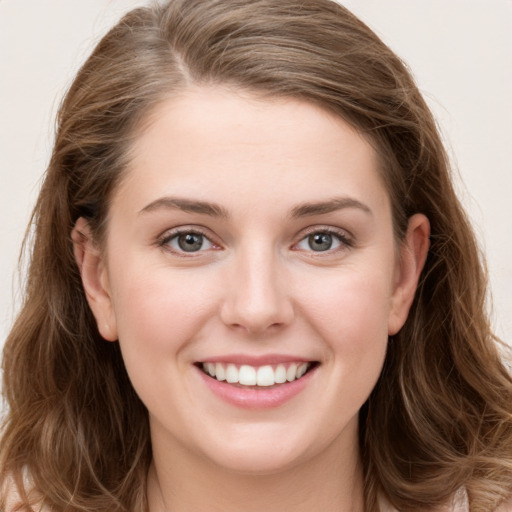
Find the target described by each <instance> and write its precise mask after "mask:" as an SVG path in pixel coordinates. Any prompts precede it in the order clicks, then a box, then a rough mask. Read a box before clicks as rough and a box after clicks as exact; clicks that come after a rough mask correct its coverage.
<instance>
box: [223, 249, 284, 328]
mask: <svg viewBox="0 0 512 512" xmlns="http://www.w3.org/2000/svg"><path fill="white" fill-rule="evenodd" d="M278 260H279V257H278V256H277V255H276V254H274V253H273V251H272V250H270V249H267V250H266V249H262V248H259V249H258V248H253V249H252V250H247V251H244V252H241V253H240V254H239V255H237V256H236V257H235V261H234V262H233V265H232V266H230V268H229V271H228V276H227V280H226V283H225V286H226V288H225V293H224V302H223V304H222V309H221V319H222V321H223V322H224V324H226V325H228V326H230V327H236V328H239V329H243V330H245V331H246V332H247V333H250V334H263V333H265V332H267V331H269V330H275V329H276V328H282V327H284V326H286V325H288V324H289V323H290V322H291V321H292V319H293V316H294V310H293V304H292V301H291V298H290V297H289V293H288V292H289V289H288V287H287V285H286V278H285V276H284V275H283V272H282V269H281V268H280V264H279V261H278Z"/></svg>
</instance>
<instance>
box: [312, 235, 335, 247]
mask: <svg viewBox="0 0 512 512" xmlns="http://www.w3.org/2000/svg"><path fill="white" fill-rule="evenodd" d="M332 245H333V237H332V235H330V234H329V233H313V234H312V235H309V236H308V246H309V248H310V249H311V250H312V251H328V250H329V249H331V248H332Z"/></svg>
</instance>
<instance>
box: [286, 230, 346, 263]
mask: <svg viewBox="0 0 512 512" xmlns="http://www.w3.org/2000/svg"><path fill="white" fill-rule="evenodd" d="M316 234H322V235H324V234H325V235H330V236H332V237H334V238H336V239H337V240H338V241H339V243H340V245H341V247H339V248H334V249H327V250H325V251H313V250H312V249H310V250H309V251H307V252H311V253H312V254H314V255H315V256H322V255H323V254H325V255H327V254H331V255H332V254H333V253H336V252H338V251H343V250H346V249H350V248H352V247H354V240H353V238H352V237H351V236H350V235H349V234H348V233H347V232H346V231H344V230H342V229H336V228H333V227H328V226H314V227H312V228H309V229H308V230H306V232H305V233H304V234H302V237H301V239H300V240H299V242H297V243H296V244H294V247H297V246H298V245H299V244H300V243H302V242H304V241H306V240H307V239H308V238H309V237H310V236H312V235H316ZM296 250H300V249H296Z"/></svg>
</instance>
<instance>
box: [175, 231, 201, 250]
mask: <svg viewBox="0 0 512 512" xmlns="http://www.w3.org/2000/svg"><path fill="white" fill-rule="evenodd" d="M178 245H179V246H180V249H182V250H183V251H185V252H194V251H198V250H199V249H201V247H202V246H203V235H197V234H195V233H187V234H186V235H180V237H179V238H178Z"/></svg>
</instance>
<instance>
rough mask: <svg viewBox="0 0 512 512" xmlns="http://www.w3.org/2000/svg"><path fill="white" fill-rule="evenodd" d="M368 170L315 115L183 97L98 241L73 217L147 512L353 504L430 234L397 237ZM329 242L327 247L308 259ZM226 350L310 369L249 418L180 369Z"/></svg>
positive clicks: (270, 105)
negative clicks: (137, 414) (114, 346)
mask: <svg viewBox="0 0 512 512" xmlns="http://www.w3.org/2000/svg"><path fill="white" fill-rule="evenodd" d="M379 172H380V171H379V167H378V158H377V155H376V154H375V151H374V150H373V149H372V147H371V146H370V144H369V143H368V142H367V141H366V140H365V138H364V137H362V136H361V135H360V134H358V133H357V132H356V131H355V130H354V129H352V128H351V127H350V126H349V125H348V124H347V123H345V122H344V121H343V120H342V119H340V118H338V117H334V116H332V115H331V114H329V113H326V112H325V111H323V110H321V109H319V108H318V107H316V106H313V105H311V104H308V103H306V102H302V101H298V100H292V99H288V100H284V99H276V100H268V99H266V100H260V99H257V98H256V97H255V96H251V95H249V94H246V93H242V92H236V91H232V90H231V91H230V90H227V89H223V88H209V89H205V88H202V89H200V88H197V89H191V90H189V91H187V92H186V93H184V94H183V95H181V96H179V97H176V98H173V99H170V100H167V101H166V102H164V103H162V104H161V105H159V106H158V107H157V108H156V109H155V110H154V111H153V112H152V115H151V117H150V118H149V119H148V122H147V123H145V125H144V129H143V130H142V131H141V133H140V135H139V137H138V139H137V142H136V144H135V147H134V148H133V159H132V162H131V165H130V168H129V169H128V170H127V172H126V176H125V177H124V179H123V180H122V182H121V184H120V186H119V187H118V189H117V190H116V191H115V194H114V197H113V201H112V205H111V210H110V214H109V220H108V234H107V239H106V245H105V247H102V248H98V247H97V246H96V244H95V243H94V240H93V239H92V237H91V236H90V232H89V230H88V226H87V223H86V222H85V221H84V219H80V220H79V221H78V222H77V225H76V227H75V230H74V233H73V239H74V241H75V254H76V258H77V261H78V264H79V266H80V268H81V273H82V279H83V283H84V288H85V291H86V294H87V298H88V301H89V304H90V306H91V308H92V310H93V312H94V315H95V317H96V319H97V323H98V327H99V330H100V332H101V334H102V336H103V337H104V338H105V339H106V340H110V341H117V340H119V343H120V345H121V349H122V353H123V357H124V360H125V364H126V367H127V370H128V373H129V375H130V378H131V380H132V383H133V385H134V387H135V389H136V391H137V393H138V394H139V396H140V397H141V399H142V400H143V402H144V403H145V404H146V406H147V408H148V411H149V416H150V425H151V436H152V443H153V451H154V461H153V465H152V467H151V470H150V473H149V475H148V493H149V504H150V509H151V511H152V512H159V511H165V510H173V511H176V512H181V511H185V510H207V509H208V510H214V511H223V512H227V511H231V510H233V511H234V510H237V511H238V510H241V509H242V507H243V509H244V510H249V511H253V510H254V511H258V512H259V511H261V510H269V511H273V510H276V511H277V510H295V511H302V510H304V511H305V510H308V511H310V510H324V511H326V512H329V511H339V510H354V511H357V510H362V509H363V490H362V472H361V463H360V453H359V447H358V438H357V431H358V411H359V409H360V407H361V406H362V404H363V403H364V402H365V400H366V399H367V397H368V395H369V394H370V392H371V390H372V388H373V387H374V385H375V383H376V381H377V379H378V377H379V374H380V371H381V368H382V365H383V361H384V357H385V352H386V346H387V340H388V335H392V334H394V333H396V332H397V331H398V330H399V329H400V328H401V326H402V325H403V323H404V321H405V319H406V317H407V313H408V311H409V307H410V305H411V302H412V300H413V297H414V292H415V289H416V286H417V280H418V276H419V273H420V272H421V269H422V267H423V264H424V261H425V258H426V253H427V250H428V235H429V224H428V220H427V219H426V218H425V217H424V216H423V215H415V216H413V217H411V219H410V222H409V229H408V231H407V235H406V237H405V239H404V240H403V241H396V240H394V238H393V225H392V218H391V208H390V202H389V197H388V194H387V192H386V189H385V187H384V185H383V182H382V180H381V177H380V175H379ZM162 198H166V199H165V200H162ZM169 198H172V201H169ZM176 198H179V201H176ZM183 199H186V200H187V201H188V203H186V204H185V203H184V202H183ZM347 200H348V201H347ZM333 201H334V202H333ZM190 202H192V203H194V204H196V203H197V202H208V203H213V204H214V205H215V208H214V209H213V210H212V211H206V210H205V208H204V207H202V210H201V211H190V204H191V203H190ZM326 203H327V204H328V205H329V206H330V211H323V210H326V208H323V210H322V208H319V207H318V205H319V204H323V205H324V206H325V204H326ZM184 204H185V208H184ZM305 205H309V206H311V205H316V206H315V207H313V208H311V207H308V208H305V207H304V206H305ZM333 205H334V206H335V207H334V206H333ZM193 209H195V210H197V206H195V207H194V208H193ZM215 209H217V210H215ZM327 210H329V208H327ZM176 228H180V229H181V230H182V231H185V232H190V231H198V230H199V231H200V232H201V233H203V234H204V235H205V237H206V238H204V239H203V246H202V247H201V250H198V251H196V252H193V253H184V252H183V251H182V250H180V247H179V244H178V243H177V242H178V239H177V238H176V236H175V231H173V230H175V229H176ZM326 232H330V233H331V236H332V239H331V240H332V246H331V247H330V248H329V249H328V250H325V251H318V250H313V248H312V246H311V243H310V242H311V240H310V239H309V238H308V236H309V235H311V234H312V233H317V234H319V233H326ZM173 236H174V238H173ZM314 247H315V248H316V246H314ZM226 354H242V355H251V356H260V355H269V354H286V355H290V356H293V357H300V358H304V359H306V360H311V361H317V362H318V363H319V366H318V367H317V368H316V369H315V371H314V372H313V373H312V374H311V375H310V378H309V380H308V383H307V385H306V386H305V388H304V389H303V390H302V391H301V392H300V393H299V394H298V395H296V396H294V397H293V398H292V399H290V400H288V401H287V402H286V403H285V404H283V405H281V406H279V407H274V408H269V409H264V410H247V409H242V408H239V407H235V406H233V405H232V404H229V403H226V402H224V401H223V400H221V399H220V398H219V397H217V396H216V395H214V394H213V393H212V392H211V391H210V390H209V389H208V387H207V386H205V384H204V382H203V380H204V379H202V378H200V376H199V371H198V369H197V367H196V366H195V363H197V362H198V361H204V360H205V359H207V358H212V357H218V356H225V355H226Z"/></svg>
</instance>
